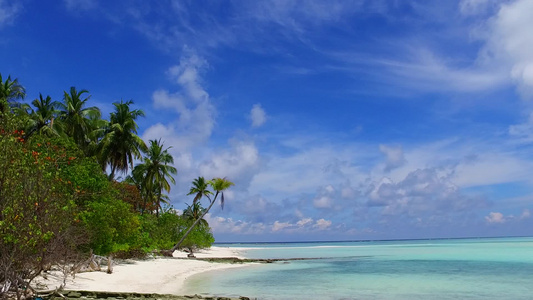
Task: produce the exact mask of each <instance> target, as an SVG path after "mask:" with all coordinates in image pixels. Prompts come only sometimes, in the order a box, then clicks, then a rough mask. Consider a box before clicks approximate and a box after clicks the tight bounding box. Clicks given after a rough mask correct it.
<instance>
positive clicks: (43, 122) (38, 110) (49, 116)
mask: <svg viewBox="0 0 533 300" xmlns="http://www.w3.org/2000/svg"><path fill="white" fill-rule="evenodd" d="M31 104H33V106H34V107H35V109H31V111H30V112H29V124H28V128H27V130H26V132H27V137H28V138H29V137H30V136H31V135H33V134H36V133H37V134H41V135H46V136H58V135H59V132H58V131H57V130H56V127H57V126H54V120H55V117H56V116H57V114H58V113H59V111H58V110H57V109H56V107H57V106H58V105H59V103H58V102H56V101H52V98H50V96H46V98H43V95H42V94H39V98H38V99H35V100H33V101H32V103H31ZM56 125H57V124H56Z"/></svg>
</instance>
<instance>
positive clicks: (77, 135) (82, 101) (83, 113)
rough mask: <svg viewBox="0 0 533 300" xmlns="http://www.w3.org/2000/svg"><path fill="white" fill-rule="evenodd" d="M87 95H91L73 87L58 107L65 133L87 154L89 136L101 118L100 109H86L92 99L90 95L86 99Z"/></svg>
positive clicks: (93, 107) (65, 94)
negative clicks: (96, 121)
mask: <svg viewBox="0 0 533 300" xmlns="http://www.w3.org/2000/svg"><path fill="white" fill-rule="evenodd" d="M87 93H89V92H88V91H87V90H81V91H77V90H76V88H75V87H71V88H70V93H67V92H64V97H63V103H59V105H58V106H59V109H60V117H61V121H62V122H63V124H64V127H65V129H64V130H65V133H66V134H67V135H68V136H70V137H72V138H73V139H74V141H75V142H76V143H77V144H78V146H79V147H80V148H81V149H83V150H84V151H86V152H87V151H88V145H89V142H90V138H89V135H90V134H91V132H92V131H93V130H94V129H96V128H95V127H94V124H95V121H94V120H95V119H99V118H100V109H99V108H98V107H96V106H91V107H86V104H87V101H89V99H90V97H91V96H90V95H89V96H87V97H85V94H87ZM84 97H85V98H84Z"/></svg>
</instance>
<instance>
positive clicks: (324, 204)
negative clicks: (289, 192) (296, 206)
mask: <svg viewBox="0 0 533 300" xmlns="http://www.w3.org/2000/svg"><path fill="white" fill-rule="evenodd" d="M313 205H314V206H315V207H316V208H330V207H331V206H332V205H333V199H331V198H329V197H327V196H321V197H318V198H315V200H313Z"/></svg>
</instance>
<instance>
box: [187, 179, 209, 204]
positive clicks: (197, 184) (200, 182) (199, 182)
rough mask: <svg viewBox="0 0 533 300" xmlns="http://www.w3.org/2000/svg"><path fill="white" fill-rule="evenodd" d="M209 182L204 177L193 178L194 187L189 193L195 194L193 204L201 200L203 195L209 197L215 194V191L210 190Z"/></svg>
mask: <svg viewBox="0 0 533 300" xmlns="http://www.w3.org/2000/svg"><path fill="white" fill-rule="evenodd" d="M208 188H209V184H208V183H207V181H205V179H204V178H203V177H198V178H196V179H194V180H193V182H192V187H191V189H190V190H189V193H188V194H187V195H195V196H194V200H193V205H194V204H196V202H198V201H200V199H201V198H202V197H203V196H206V197H209V196H210V195H213V192H211V191H210V190H208Z"/></svg>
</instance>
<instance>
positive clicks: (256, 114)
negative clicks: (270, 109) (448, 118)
mask: <svg viewBox="0 0 533 300" xmlns="http://www.w3.org/2000/svg"><path fill="white" fill-rule="evenodd" d="M250 120H252V127H260V126H261V125H263V124H265V122H266V120H267V116H266V113H265V110H264V109H263V108H262V107H261V104H254V106H253V107H252V110H251V111H250Z"/></svg>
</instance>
